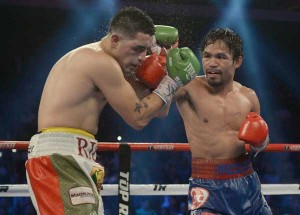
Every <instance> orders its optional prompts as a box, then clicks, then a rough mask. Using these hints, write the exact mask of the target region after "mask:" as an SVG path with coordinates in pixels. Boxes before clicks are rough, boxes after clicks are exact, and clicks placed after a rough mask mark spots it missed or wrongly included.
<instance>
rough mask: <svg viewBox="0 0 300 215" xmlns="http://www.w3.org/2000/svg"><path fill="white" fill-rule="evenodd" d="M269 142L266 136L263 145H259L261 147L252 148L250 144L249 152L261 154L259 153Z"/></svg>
mask: <svg viewBox="0 0 300 215" xmlns="http://www.w3.org/2000/svg"><path fill="white" fill-rule="evenodd" d="M269 142H270V138H269V135H268V136H267V138H266V139H265V141H264V142H263V144H262V145H261V146H259V147H254V146H252V145H251V144H250V148H251V150H253V151H254V152H257V153H258V152H261V151H263V150H264V149H265V148H266V147H267V146H268V144H269Z"/></svg>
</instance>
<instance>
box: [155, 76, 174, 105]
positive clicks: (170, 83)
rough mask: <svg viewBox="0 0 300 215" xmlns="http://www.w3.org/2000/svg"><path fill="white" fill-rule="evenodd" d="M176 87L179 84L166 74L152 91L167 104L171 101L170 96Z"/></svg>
mask: <svg viewBox="0 0 300 215" xmlns="http://www.w3.org/2000/svg"><path fill="white" fill-rule="evenodd" d="M178 87H179V85H178V84H177V83H176V81H174V80H173V79H172V78H170V77H169V76H168V75H166V76H165V77H164V78H163V80H162V81H161V82H160V83H159V85H158V86H157V88H156V89H155V90H154V91H153V93H155V94H156V95H158V96H159V97H160V98H161V99H162V100H163V101H164V102H165V104H166V105H167V104H168V103H170V102H171V101H172V96H173V94H174V92H175V91H176V90H177V88H178Z"/></svg>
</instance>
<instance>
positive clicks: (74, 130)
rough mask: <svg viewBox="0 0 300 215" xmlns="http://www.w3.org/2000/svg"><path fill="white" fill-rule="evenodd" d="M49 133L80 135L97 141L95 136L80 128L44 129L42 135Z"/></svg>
mask: <svg viewBox="0 0 300 215" xmlns="http://www.w3.org/2000/svg"><path fill="white" fill-rule="evenodd" d="M49 132H65V133H71V134H78V135H82V136H86V137H89V138H92V139H95V136H94V135H93V134H91V133H89V132H87V131H85V130H82V129H79V128H68V127H51V128H43V129H42V130H41V132H40V133H49Z"/></svg>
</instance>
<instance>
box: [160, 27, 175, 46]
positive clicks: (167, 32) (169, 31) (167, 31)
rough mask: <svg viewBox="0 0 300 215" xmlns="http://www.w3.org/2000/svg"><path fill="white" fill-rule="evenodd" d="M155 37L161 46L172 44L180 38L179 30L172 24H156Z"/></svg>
mask: <svg viewBox="0 0 300 215" xmlns="http://www.w3.org/2000/svg"><path fill="white" fill-rule="evenodd" d="M155 39H156V42H157V44H158V45H159V46H162V47H166V46H171V45H172V44H173V43H175V42H176V41H177V39H178V30H177V29H176V28H174V27H172V26H167V25H155Z"/></svg>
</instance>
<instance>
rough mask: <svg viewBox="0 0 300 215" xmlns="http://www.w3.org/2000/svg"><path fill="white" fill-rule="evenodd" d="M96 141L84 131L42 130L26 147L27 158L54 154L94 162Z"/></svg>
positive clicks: (69, 129)
mask: <svg viewBox="0 0 300 215" xmlns="http://www.w3.org/2000/svg"><path fill="white" fill-rule="evenodd" d="M96 150H97V140H96V139H95V138H94V136H93V135H92V134H90V133H88V132H86V131H84V130H81V129H75V128H66V127H55V128H47V129H43V130H42V131H41V132H40V133H39V134H36V135H34V136H33V137H32V138H31V140H30V144H29V147H28V157H29V158H33V157H39V156H45V155H51V154H54V153H58V154H62V155H73V156H82V157H84V158H88V159H92V160H96Z"/></svg>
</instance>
